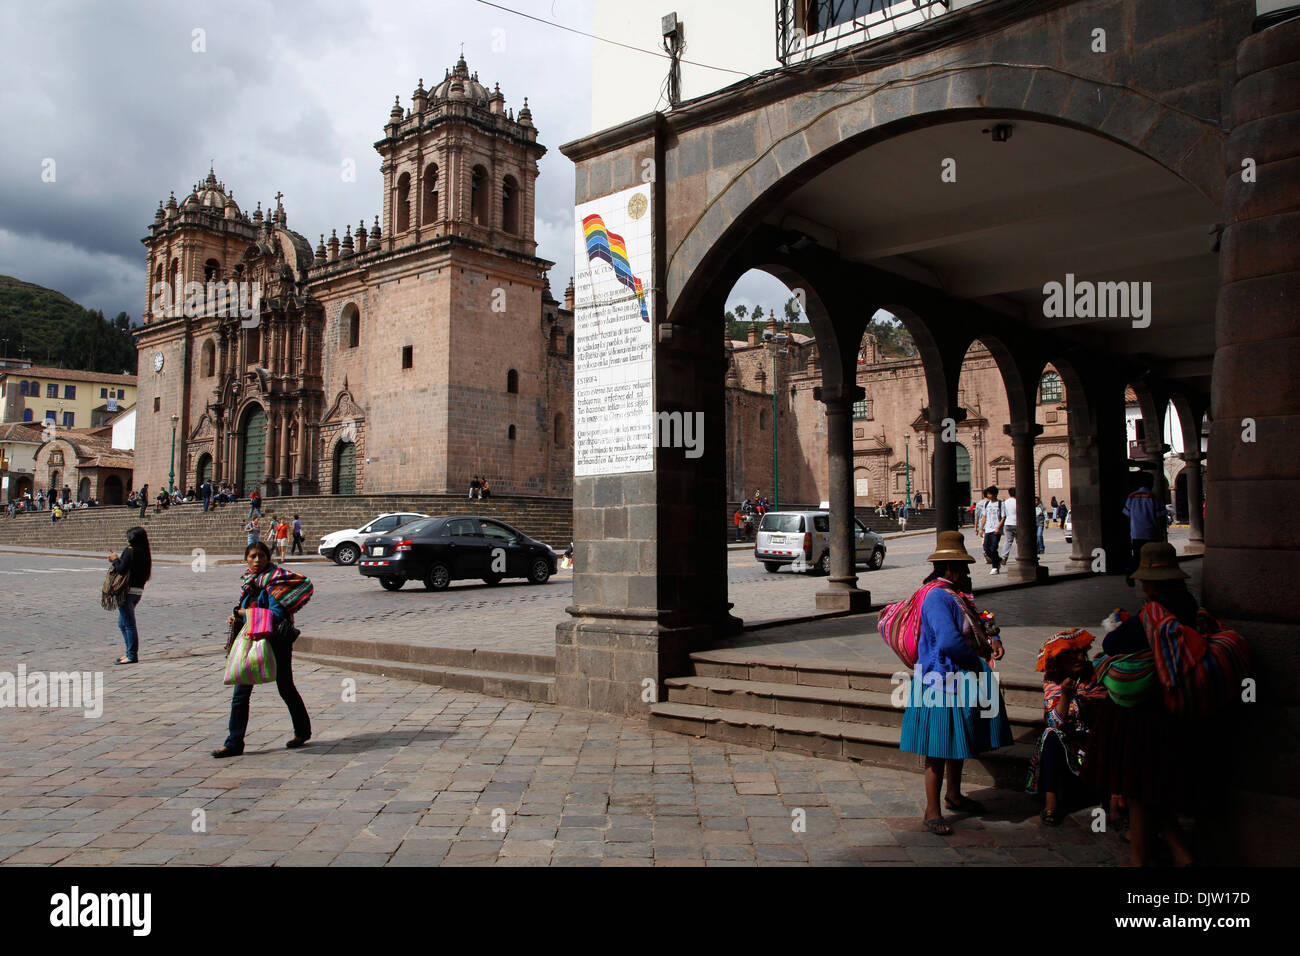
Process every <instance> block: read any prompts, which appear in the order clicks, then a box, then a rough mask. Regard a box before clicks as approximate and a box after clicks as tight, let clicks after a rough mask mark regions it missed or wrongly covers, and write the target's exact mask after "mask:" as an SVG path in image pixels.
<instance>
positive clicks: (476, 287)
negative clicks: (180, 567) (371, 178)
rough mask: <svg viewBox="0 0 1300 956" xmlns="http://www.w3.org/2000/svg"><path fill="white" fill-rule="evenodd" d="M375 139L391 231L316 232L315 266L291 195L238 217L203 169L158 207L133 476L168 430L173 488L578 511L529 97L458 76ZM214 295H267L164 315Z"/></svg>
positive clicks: (153, 474)
mask: <svg viewBox="0 0 1300 956" xmlns="http://www.w3.org/2000/svg"><path fill="white" fill-rule="evenodd" d="M384 134H385V135H384V138H383V139H381V140H380V141H379V142H378V143H376V144H375V148H376V150H377V151H378V153H379V155H380V157H381V169H382V171H383V174H384V193H383V200H382V203H383V213H382V220H383V224H382V225H381V223H380V218H381V217H380V216H375V218H374V224H373V226H371V227H370V228H369V229H367V228H366V225H365V221H364V220H363V221H362V222H361V223H360V224H359V225H358V227H357V229H356V232H355V234H354V233H353V231H352V228H351V226H350V225H349V226H346V227H345V228H344V235H343V238H342V239H340V238H339V237H338V232H337V229H335V230H332V231H331V236H330V238H329V240H328V241H327V240H326V239H325V236H324V234H323V233H322V234H321V236H320V241H319V243H318V244H317V246H316V248H315V250H314V251H313V249H312V247H311V244H310V242H309V241H308V240H307V239H306V238H305V237H304V236H302V235H300V234H298V233H296V232H294V231H292V230H290V229H289V228H288V223H287V214H286V212H285V210H284V206H283V204H282V203H281V201H280V199H281V197H280V196H279V195H277V196H276V204H275V207H274V209H273V210H272V211H271V212H270V214H269V215H265V216H264V215H263V213H262V210H261V204H260V203H259V204H258V208H257V210H256V211H255V212H254V213H253V214H252V216H251V217H250V216H246V215H245V214H244V213H243V212H242V211H241V210H240V208H239V206H238V204H237V203H236V202H235V201H234V197H233V195H231V194H228V193H227V191H226V189H225V186H224V184H222V183H220V182H218V180H217V179H216V176H215V173H212V172H210V173H209V174H208V178H207V180H206V181H205V182H203V183H200V184H199V185H198V186H196V187H195V189H194V191H193V192H192V193H191V194H190V196H188V197H187V198H186V199H185V200H184V201H183V202H181V203H179V204H178V203H177V202H176V201H175V198H174V197H173V198H172V199H171V200H170V201H169V202H168V203H167V204H165V205H164V204H161V203H160V204H159V208H158V212H157V214H156V216H155V220H154V224H153V225H152V226H151V227H150V233H149V236H148V237H147V238H145V239H144V243H145V246H146V248H147V249H148V268H149V277H150V287H149V306H148V310H147V312H146V315H145V326H144V328H143V329H142V330H141V331H140V333H139V335H138V342H139V347H140V354H141V359H140V361H141V366H140V367H141V369H142V370H143V371H142V373H141V380H142V382H141V387H140V402H141V406H140V407H141V412H140V417H139V426H138V429H137V432H138V434H137V448H136V454H137V461H138V462H139V473H140V480H142V481H144V480H147V481H150V482H157V481H158V479H159V478H161V477H163V475H164V473H165V471H166V461H167V455H168V453H169V445H170V440H171V433H170V429H169V426H170V425H171V418H170V417H171V416H172V415H175V416H176V418H177V427H178V433H179V435H180V436H181V437H180V439H179V440H178V441H179V445H180V450H179V451H178V463H177V484H178V485H189V484H195V483H197V482H198V481H200V480H201V478H202V477H203V476H204V475H210V476H211V477H212V478H213V479H214V480H216V481H223V480H224V481H231V482H233V483H234V484H236V485H238V486H240V487H241V489H242V490H243V491H245V493H246V492H247V491H248V490H249V488H250V487H251V486H252V485H259V486H260V487H261V488H262V490H263V493H264V494H266V495H270V496H274V495H287V494H304V493H307V494H310V493H317V492H319V493H325V494H330V493H361V492H366V491H369V492H396V491H402V492H417V491H424V492H430V491H434V492H442V491H459V490H462V489H464V488H466V487H467V486H468V483H469V479H470V476H471V475H472V474H481V475H484V476H485V477H487V478H488V479H489V481H490V482H491V483H492V486H493V489H494V490H495V491H496V492H497V493H498V494H510V493H518V494H541V495H554V496H560V497H563V496H568V495H569V494H570V493H571V489H572V480H571V474H572V427H571V413H570V409H571V408H572V377H573V375H572V357H571V354H570V353H571V342H572V335H571V333H572V303H571V301H570V302H567V303H566V304H564V305H562V304H561V303H559V302H557V301H556V300H555V299H554V298H553V297H552V295H551V294H550V289H549V285H548V282H547V278H546V274H547V271H548V270H549V269H550V267H551V265H552V263H550V262H547V261H546V260H544V259H540V258H538V257H537V256H536V242H535V241H534V238H533V221H534V196H535V181H536V177H537V159H538V158H539V157H540V156H541V155H542V154H543V153H544V152H545V147H543V146H542V145H540V144H539V143H538V142H537V130H536V128H535V127H534V126H533V123H532V114H531V111H530V110H529V109H528V107H527V101H526V100H525V102H524V107H523V108H522V109H521V110H519V113H518V115H517V116H516V115H515V114H514V112H513V111H507V110H506V108H505V97H504V96H503V95H502V94H501V92H500V89H499V88H498V89H496V90H494V91H492V92H490V93H489V92H488V90H487V89H486V88H485V87H484V86H482V85H481V84H480V83H479V81H478V77H477V74H470V72H469V69H468V66H467V65H466V63H465V61H464V59H463V58H462V59H461V60H460V61H459V62H458V63H457V64H456V67H455V69H454V70H449V71H448V72H447V75H446V77H445V78H444V80H443V81H442V82H441V83H440V84H438V85H437V86H436V87H435V88H434V89H432V90H428V91H426V90H425V89H424V82H423V80H421V81H420V84H419V86H418V87H417V89H416V90H415V92H414V94H413V96H412V107H411V109H409V110H404V109H403V108H402V106H401V104H400V101H399V102H398V103H396V104H395V105H394V107H393V109H392V111H391V113H390V115H389V121H388V123H387V124H386V125H385V127H384ZM208 281H215V282H217V283H225V282H229V281H233V282H235V283H246V284H247V285H248V288H247V290H244V289H240V290H239V291H246V301H247V302H250V303H251V302H253V301H254V299H255V295H254V293H255V291H260V294H261V297H260V301H258V302H257V307H256V308H255V309H250V310H249V311H250V313H255V314H244V315H241V314H239V312H238V310H236V309H234V308H232V307H230V306H228V307H227V308H226V309H225V310H224V314H223V310H222V309H220V308H219V307H218V308H214V307H213V305H212V303H211V301H208V302H207V303H206V304H205V308H204V309H202V310H200V311H201V314H199V315H191V314H188V313H190V312H192V311H194V310H191V309H189V308H186V307H185V306H186V303H184V302H183V300H180V299H179V298H178V297H175V296H174V297H173V298H172V299H171V301H168V299H167V298H166V295H167V294H168V292H169V290H170V289H179V288H183V287H184V285H185V283H194V282H200V283H203V282H208ZM234 288H238V286H236V287H232V289H234ZM231 299H232V303H233V301H234V300H235V296H234V295H232V296H231ZM241 304H242V303H241ZM155 354H158V355H161V357H162V360H161V362H157V360H156V359H155V358H154V356H155Z"/></svg>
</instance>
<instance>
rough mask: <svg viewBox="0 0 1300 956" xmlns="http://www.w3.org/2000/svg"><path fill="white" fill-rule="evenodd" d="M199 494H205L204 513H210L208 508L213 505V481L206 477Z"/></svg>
mask: <svg viewBox="0 0 1300 956" xmlns="http://www.w3.org/2000/svg"><path fill="white" fill-rule="evenodd" d="M199 494H201V495H202V496H203V513H204V514H207V513H208V508H209V507H211V506H212V482H211V481H210V480H209V479H207V478H205V479H203V484H202V485H201V486H200V488H199Z"/></svg>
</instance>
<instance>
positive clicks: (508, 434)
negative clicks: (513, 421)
mask: <svg viewBox="0 0 1300 956" xmlns="http://www.w3.org/2000/svg"><path fill="white" fill-rule="evenodd" d="M506 437H507V438H508V439H510V440H511V441H514V440H515V426H514V425H511V426H510V430H509V431H508V432H506Z"/></svg>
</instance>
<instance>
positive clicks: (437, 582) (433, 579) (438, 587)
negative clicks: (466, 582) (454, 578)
mask: <svg viewBox="0 0 1300 956" xmlns="http://www.w3.org/2000/svg"><path fill="white" fill-rule="evenodd" d="M449 584H451V571H450V570H449V569H448V568H447V565H445V564H435V565H434V566H433V567H431V568H429V573H428V574H426V575H425V576H424V589H425V590H426V591H445V590H447V585H449Z"/></svg>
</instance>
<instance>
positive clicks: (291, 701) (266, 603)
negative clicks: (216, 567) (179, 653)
mask: <svg viewBox="0 0 1300 956" xmlns="http://www.w3.org/2000/svg"><path fill="white" fill-rule="evenodd" d="M244 560H245V562H247V564H248V570H247V571H246V572H245V573H244V576H243V579H242V580H241V582H240V589H239V604H238V606H237V607H236V608H235V610H234V611H233V612H232V613H231V615H230V617H228V618H226V627H227V628H229V629H230V636H229V637H228V638H227V639H226V653H227V654H229V653H230V648H231V646H232V645H233V644H234V640H235V633H236V631H237V630H238V628H237V627H236V626H235V625H239V627H243V626H249V627H250V628H251V627H252V626H253V625H254V623H255V621H254V618H265V617H266V616H267V615H264V614H258V615H255V614H253V611H254V610H257V609H261V610H263V611H269V612H270V613H269V617H270V623H269V625H264V626H269V628H270V630H269V631H268V632H255V633H253V632H250V635H249V636H250V637H251V638H252V639H253V640H265V641H270V642H271V651H272V653H273V654H274V655H275V688H276V690H278V691H279V692H280V698H281V699H282V700H283V701H284V702H285V705H286V706H287V707H288V708H289V717H290V719H291V720H292V721H293V736H292V737H291V738H289V740H288V741H287V742H286V743H285V746H286V747H288V748H289V749H291V750H292V749H295V748H297V747H301V746H302V745H303V744H305V743H306V742H307V741H308V740H310V739H311V717H310V716H309V715H308V713H307V707H306V705H305V704H304V703H303V702H302V695H301V694H299V693H298V688H297V687H295V686H294V683H293V642H294V639H295V638H296V637H297V636H298V634H297V631H296V629H295V628H294V626H293V615H294V613H295V612H296V611H298V610H300V609H301V608H302V606H303V605H305V604H306V603H307V602H308V601H309V600H311V594H312V589H313V588H312V583H311V581H309V580H308V579H307V578H306V577H305V576H303V575H301V574H298V573H296V572H294V571H289V570H287V569H286V568H283V567H276V566H274V565H273V564H272V563H271V549H270V548H268V547H267V546H266V543H265V542H263V541H256V542H254V543H253V544H250V545H249V546H248V548H247V549H246V550H245V551H244ZM252 696H253V685H252V684H238V685H236V686H235V693H234V695H233V696H232V697H231V699H230V728H229V736H227V737H226V742H225V744H223V745H222V746H221V747H219V748H217V749H216V750H214V751H212V756H214V757H217V758H218V759H220V758H222V757H238V756H239V755H240V754H242V753H243V752H244V734H245V732H246V731H247V730H248V709H249V700H250V698H251V697H252Z"/></svg>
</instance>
